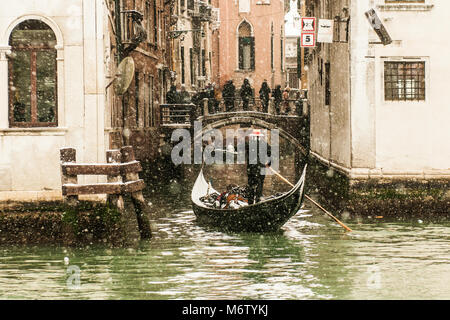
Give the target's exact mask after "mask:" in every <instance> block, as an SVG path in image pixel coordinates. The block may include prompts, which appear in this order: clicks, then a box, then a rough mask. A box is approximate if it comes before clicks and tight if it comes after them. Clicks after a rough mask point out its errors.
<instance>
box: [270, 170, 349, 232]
mask: <svg viewBox="0 0 450 320" xmlns="http://www.w3.org/2000/svg"><path fill="white" fill-rule="evenodd" d="M269 169H270V170H271V171H272V172H273V173H274V174H275V175H276V176H277V177H278V178H280V179H281V180H283V181H284V182H286V183H287V184H288V185H290V186H291V187H294V185H293V184H292V183H291V182H290V181H289V180H287V179H286V178H285V177H283V176H282V175H281V174H279V173H278V172H276V171H275V170H274V169H273V168H272V167H269ZM305 198H306V199H308V200H309V201H311V202H312V203H313V204H314V205H315V206H317V207H318V208H319V209H320V210H322V211H323V212H325V213H326V214H327V215H328V216H329V217H331V218H332V219H333V220H334V221H336V222H337V223H339V225H341V226H342V227H343V228H344V229H346V230H347V231H349V232H352V231H353V230H352V229H350V228H349V227H347V226H346V225H345V224H344V223H342V222H341V221H340V220H339V219H338V218H336V217H335V216H333V215H332V214H331V213H330V212H328V211H327V210H326V209H325V208H323V207H322V206H321V205H320V204H318V203H317V202H316V201H314V200H313V199H311V197H309V196H308V195H307V194H305Z"/></svg>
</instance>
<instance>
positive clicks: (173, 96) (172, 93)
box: [166, 85, 180, 104]
mask: <svg viewBox="0 0 450 320" xmlns="http://www.w3.org/2000/svg"><path fill="white" fill-rule="evenodd" d="M179 100H180V99H179V95H178V92H177V87H176V86H174V85H171V86H170V90H169V91H167V93H166V103H167V104H177V103H179Z"/></svg>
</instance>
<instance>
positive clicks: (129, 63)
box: [114, 57, 134, 95]
mask: <svg viewBox="0 0 450 320" xmlns="http://www.w3.org/2000/svg"><path fill="white" fill-rule="evenodd" d="M133 77H134V60H133V58H131V57H126V58H125V59H123V60H122V62H121V63H120V64H119V67H118V68H117V73H116V77H115V79H114V90H115V91H116V93H117V94H118V95H122V94H124V93H125V92H126V91H127V90H128V87H129V86H130V84H131V81H133Z"/></svg>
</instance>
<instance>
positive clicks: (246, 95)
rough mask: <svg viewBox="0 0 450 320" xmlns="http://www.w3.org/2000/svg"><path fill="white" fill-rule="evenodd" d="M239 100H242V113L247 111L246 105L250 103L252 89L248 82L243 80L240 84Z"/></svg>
mask: <svg viewBox="0 0 450 320" xmlns="http://www.w3.org/2000/svg"><path fill="white" fill-rule="evenodd" d="M240 95H241V98H242V104H243V105H242V108H243V109H244V111H248V104H249V102H250V99H252V98H253V88H252V86H251V85H250V82H249V81H248V79H244V83H242V87H241V92H240Z"/></svg>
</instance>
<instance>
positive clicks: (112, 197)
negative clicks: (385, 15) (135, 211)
mask: <svg viewBox="0 0 450 320" xmlns="http://www.w3.org/2000/svg"><path fill="white" fill-rule="evenodd" d="M121 158H122V156H121V154H120V150H108V151H106V162H107V163H117V164H119V163H120V162H121ZM120 179H121V177H120V176H118V175H107V181H108V183H117V182H121V181H120ZM108 203H109V204H111V205H113V206H115V207H116V208H117V209H119V211H121V212H122V211H123V210H124V208H125V204H124V202H123V196H122V194H108Z"/></svg>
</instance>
